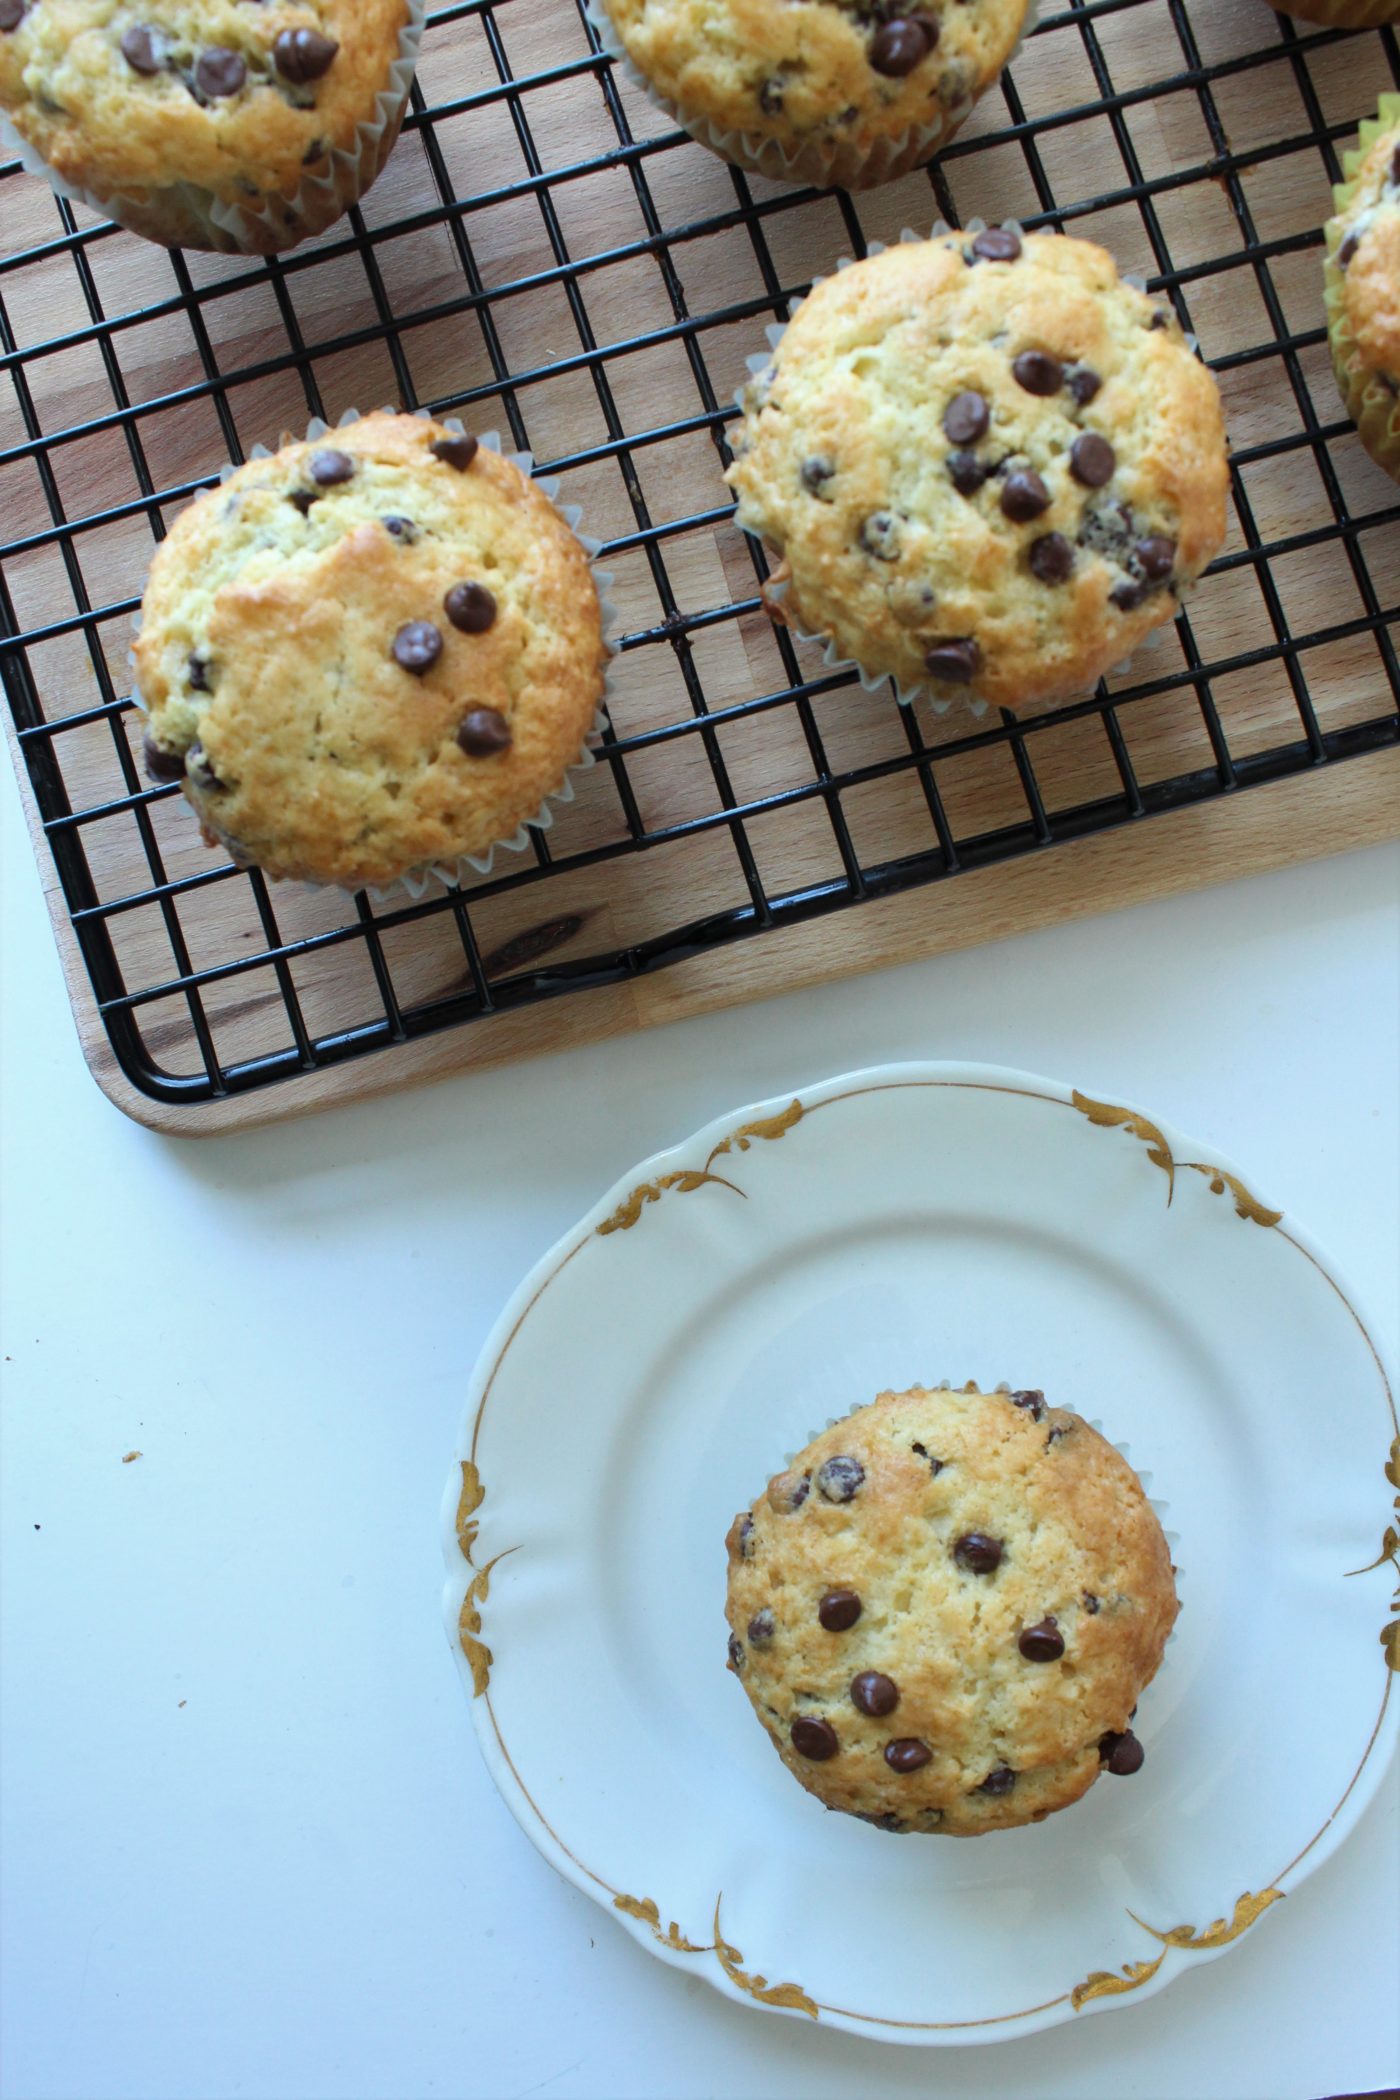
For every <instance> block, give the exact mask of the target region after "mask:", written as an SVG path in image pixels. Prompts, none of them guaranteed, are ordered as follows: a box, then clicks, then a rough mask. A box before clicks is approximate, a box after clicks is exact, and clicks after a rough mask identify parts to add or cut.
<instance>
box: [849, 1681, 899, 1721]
mask: <svg viewBox="0 0 1400 2100" xmlns="http://www.w3.org/2000/svg"><path fill="white" fill-rule="evenodd" d="M851 1704H852V1706H854V1707H855V1708H856V1709H857V1711H858V1712H860V1713H863V1714H873V1715H874V1716H875V1717H876V1719H878V1718H879V1717H880V1715H881V1714H892V1713H893V1712H894V1710H895V1708H896V1707H897V1706H898V1704H899V1686H898V1685H897V1684H896V1683H895V1681H894V1679H893V1677H885V1676H883V1675H882V1674H881V1672H880V1671H879V1670H862V1671H861V1673H860V1675H859V1677H853V1678H852V1679H851Z"/></svg>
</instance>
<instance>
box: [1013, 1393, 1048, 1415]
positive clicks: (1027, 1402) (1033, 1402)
mask: <svg viewBox="0 0 1400 2100" xmlns="http://www.w3.org/2000/svg"><path fill="white" fill-rule="evenodd" d="M1011 1405H1012V1406H1013V1407H1021V1408H1024V1409H1025V1411H1026V1413H1027V1414H1028V1415H1029V1416H1030V1418H1031V1420H1032V1421H1033V1422H1039V1421H1041V1420H1042V1419H1043V1418H1044V1414H1045V1395H1044V1393H1042V1392H1039V1391H1033V1390H1031V1389H1030V1388H1026V1389H1025V1390H1023V1391H1022V1392H1019V1393H1013V1394H1012V1395H1011Z"/></svg>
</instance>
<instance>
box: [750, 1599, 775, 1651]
mask: <svg viewBox="0 0 1400 2100" xmlns="http://www.w3.org/2000/svg"><path fill="white" fill-rule="evenodd" d="M772 1638H773V1614H772V1612H771V1611H769V1609H768V1607H767V1605H766V1604H765V1605H764V1607H763V1610H762V1611H756V1612H755V1613H754V1615H753V1617H752V1618H751V1619H750V1620H749V1639H750V1640H751V1641H752V1642H753V1644H754V1646H755V1647H756V1648H761V1647H763V1645H764V1643H765V1642H767V1641H771V1640H772Z"/></svg>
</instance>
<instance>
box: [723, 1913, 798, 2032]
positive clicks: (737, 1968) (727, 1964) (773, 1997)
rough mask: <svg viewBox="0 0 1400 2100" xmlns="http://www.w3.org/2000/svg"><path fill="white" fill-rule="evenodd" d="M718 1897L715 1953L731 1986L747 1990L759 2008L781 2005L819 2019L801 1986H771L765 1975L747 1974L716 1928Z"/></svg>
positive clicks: (789, 1984) (742, 1961)
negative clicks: (760, 2006)
mask: <svg viewBox="0 0 1400 2100" xmlns="http://www.w3.org/2000/svg"><path fill="white" fill-rule="evenodd" d="M720 1901H721V1899H720V1897H718V1896H716V1898H715V1953H716V1954H717V1955H718V1956H719V1965H720V1967H721V1968H722V1969H723V1971H724V1973H725V1975H726V1976H727V1977H728V1978H729V1980H730V1982H731V1983H737V1984H738V1986H739V1988H740V1990H741V1991H747V1992H748V1994H749V1996H750V1997H751V1998H756V1999H757V2000H758V2003H759V2004H760V2005H782V2006H786V2007H787V2009H788V2010H789V2011H790V2012H804V2013H806V2014H807V2015H808V2017H809V2018H810V2019H813V2020H815V2019H817V2018H819V2017H820V2015H819V2013H818V2009H817V2006H816V2003H815V2001H814V2000H813V1999H811V1998H809V1997H808V1996H807V1993H806V1992H805V1991H804V1990H803V1989H802V1987H801V1985H800V1984H796V1983H770V1982H769V1981H768V1978H767V1977H766V1976H760V1975H758V1973H757V1972H756V1971H755V1973H754V1974H753V1975H750V1974H749V1973H748V1971H747V1970H746V1969H745V1967H744V1957H743V1955H742V1954H741V1953H740V1952H739V1949H738V1948H737V1947H731V1946H730V1944H729V1942H728V1940H726V1939H725V1937H724V1934H723V1933H722V1932H721V1931H720V1929H719V1906H720Z"/></svg>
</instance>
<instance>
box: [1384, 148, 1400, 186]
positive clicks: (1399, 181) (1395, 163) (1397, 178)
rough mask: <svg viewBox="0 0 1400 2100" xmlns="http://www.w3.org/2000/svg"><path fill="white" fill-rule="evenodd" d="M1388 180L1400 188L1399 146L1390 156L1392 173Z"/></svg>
mask: <svg viewBox="0 0 1400 2100" xmlns="http://www.w3.org/2000/svg"><path fill="white" fill-rule="evenodd" d="M1386 180H1387V182H1390V183H1392V184H1394V185H1395V186H1397V187H1400V146H1397V147H1396V149H1395V151H1394V152H1393V153H1392V154H1391V156H1390V173H1389V175H1388V176H1387V177H1386Z"/></svg>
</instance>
